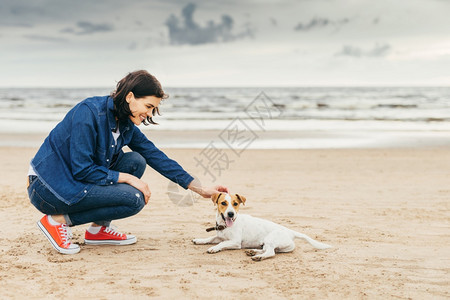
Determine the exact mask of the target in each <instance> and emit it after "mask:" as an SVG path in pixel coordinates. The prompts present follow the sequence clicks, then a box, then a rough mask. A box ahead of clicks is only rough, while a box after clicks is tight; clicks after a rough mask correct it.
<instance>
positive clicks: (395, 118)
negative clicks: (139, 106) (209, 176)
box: [0, 87, 450, 149]
mask: <svg viewBox="0 0 450 300" xmlns="http://www.w3.org/2000/svg"><path fill="white" fill-rule="evenodd" d="M111 91H112V90H111V89H110V88H0V133H4V134H13V135H15V134H34V133H39V134H46V133H48V132H49V131H50V130H51V129H52V128H53V127H54V126H55V125H56V124H57V123H58V122H59V121H60V120H62V118H63V117H64V115H65V114H66V113H67V112H68V111H69V110H70V109H71V108H72V107H73V106H74V105H75V104H77V103H78V102H79V101H81V100H83V99H85V98H87V97H91V96H102V95H108V94H110V93H111ZM165 91H166V93H167V94H169V98H168V99H165V100H163V101H162V102H161V105H160V112H161V116H156V117H155V118H154V119H155V121H156V122H158V123H159V125H156V126H144V125H141V126H140V127H141V129H142V130H143V131H144V132H147V131H148V130H155V131H164V132H186V133H189V132H190V133H195V134H191V135H190V138H189V139H173V140H171V139H169V138H168V139H165V140H163V142H162V143H163V144H162V145H160V146H162V147H169V148H170V147H172V148H181V147H188V148H204V147H206V146H205V145H207V144H208V143H209V142H210V140H211V139H212V138H211V135H205V136H207V137H204V136H203V134H202V132H217V139H214V140H217V141H216V146H217V147H219V148H220V147H221V148H226V147H230V136H234V141H233V142H234V143H235V144H236V141H237V137H238V136H240V137H241V138H240V141H239V145H231V146H236V147H238V146H239V147H241V148H242V147H245V148H255V149H278V148H282V149H315V148H349V147H350V148H351V147H369V148H370V147H384V146H394V147H395V146H401V147H420V146H423V145H429V146H443V145H445V146H448V145H450V87H267V88H242V87H239V88H231V87H230V88H166V89H165ZM233 132H234V133H233ZM233 134H234V135H233ZM3 136H5V135H3ZM225 136H228V140H227V139H226V138H225V139H224V137H225ZM12 143H17V140H11V141H9V140H5V141H3V142H2V141H0V146H5V145H6V146H14V145H12ZM22 145H25V146H26V145H28V146H36V145H34V144H27V143H26V142H23V143H22ZM239 147H238V148H239Z"/></svg>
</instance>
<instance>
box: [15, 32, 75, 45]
mask: <svg viewBox="0 0 450 300" xmlns="http://www.w3.org/2000/svg"><path fill="white" fill-rule="evenodd" d="M23 37H24V38H27V39H30V40H36V41H43V42H51V43H62V42H67V40H66V39H64V38H58V37H52V36H45V35H37V34H26V35H24V36H23Z"/></svg>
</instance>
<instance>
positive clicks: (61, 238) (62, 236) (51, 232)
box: [37, 215, 80, 254]
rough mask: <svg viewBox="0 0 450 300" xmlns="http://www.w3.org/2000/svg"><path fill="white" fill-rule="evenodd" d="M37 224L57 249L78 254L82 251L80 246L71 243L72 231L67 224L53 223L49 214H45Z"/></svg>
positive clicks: (63, 252)
mask: <svg viewBox="0 0 450 300" xmlns="http://www.w3.org/2000/svg"><path fill="white" fill-rule="evenodd" d="M37 225H38V227H39V229H40V230H41V231H42V233H44V235H45V236H46V237H47V239H48V240H49V241H50V243H51V244H52V246H53V247H54V248H55V249H56V251H58V252H60V253H62V254H76V253H78V252H80V246H78V245H76V244H72V243H71V241H70V239H71V238H72V231H71V230H70V227H69V226H67V225H66V224H59V225H51V224H50V222H49V220H48V216H47V215H45V216H43V217H42V219H41V220H39V221H38V222H37Z"/></svg>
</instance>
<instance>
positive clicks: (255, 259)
mask: <svg viewBox="0 0 450 300" xmlns="http://www.w3.org/2000/svg"><path fill="white" fill-rule="evenodd" d="M252 259H253V261H261V260H262V257H261V256H259V255H255V256H252Z"/></svg>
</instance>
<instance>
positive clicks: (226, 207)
mask: <svg viewBox="0 0 450 300" xmlns="http://www.w3.org/2000/svg"><path fill="white" fill-rule="evenodd" d="M211 199H212V201H213V202H214V205H217V213H218V214H220V216H221V217H222V219H223V220H224V221H225V223H226V224H227V227H231V226H233V223H234V221H235V220H236V216H237V213H238V211H239V205H241V204H243V205H245V200H246V199H245V197H244V196H241V195H238V194H234V195H229V194H227V193H218V194H214V195H213V196H212V197H211Z"/></svg>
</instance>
